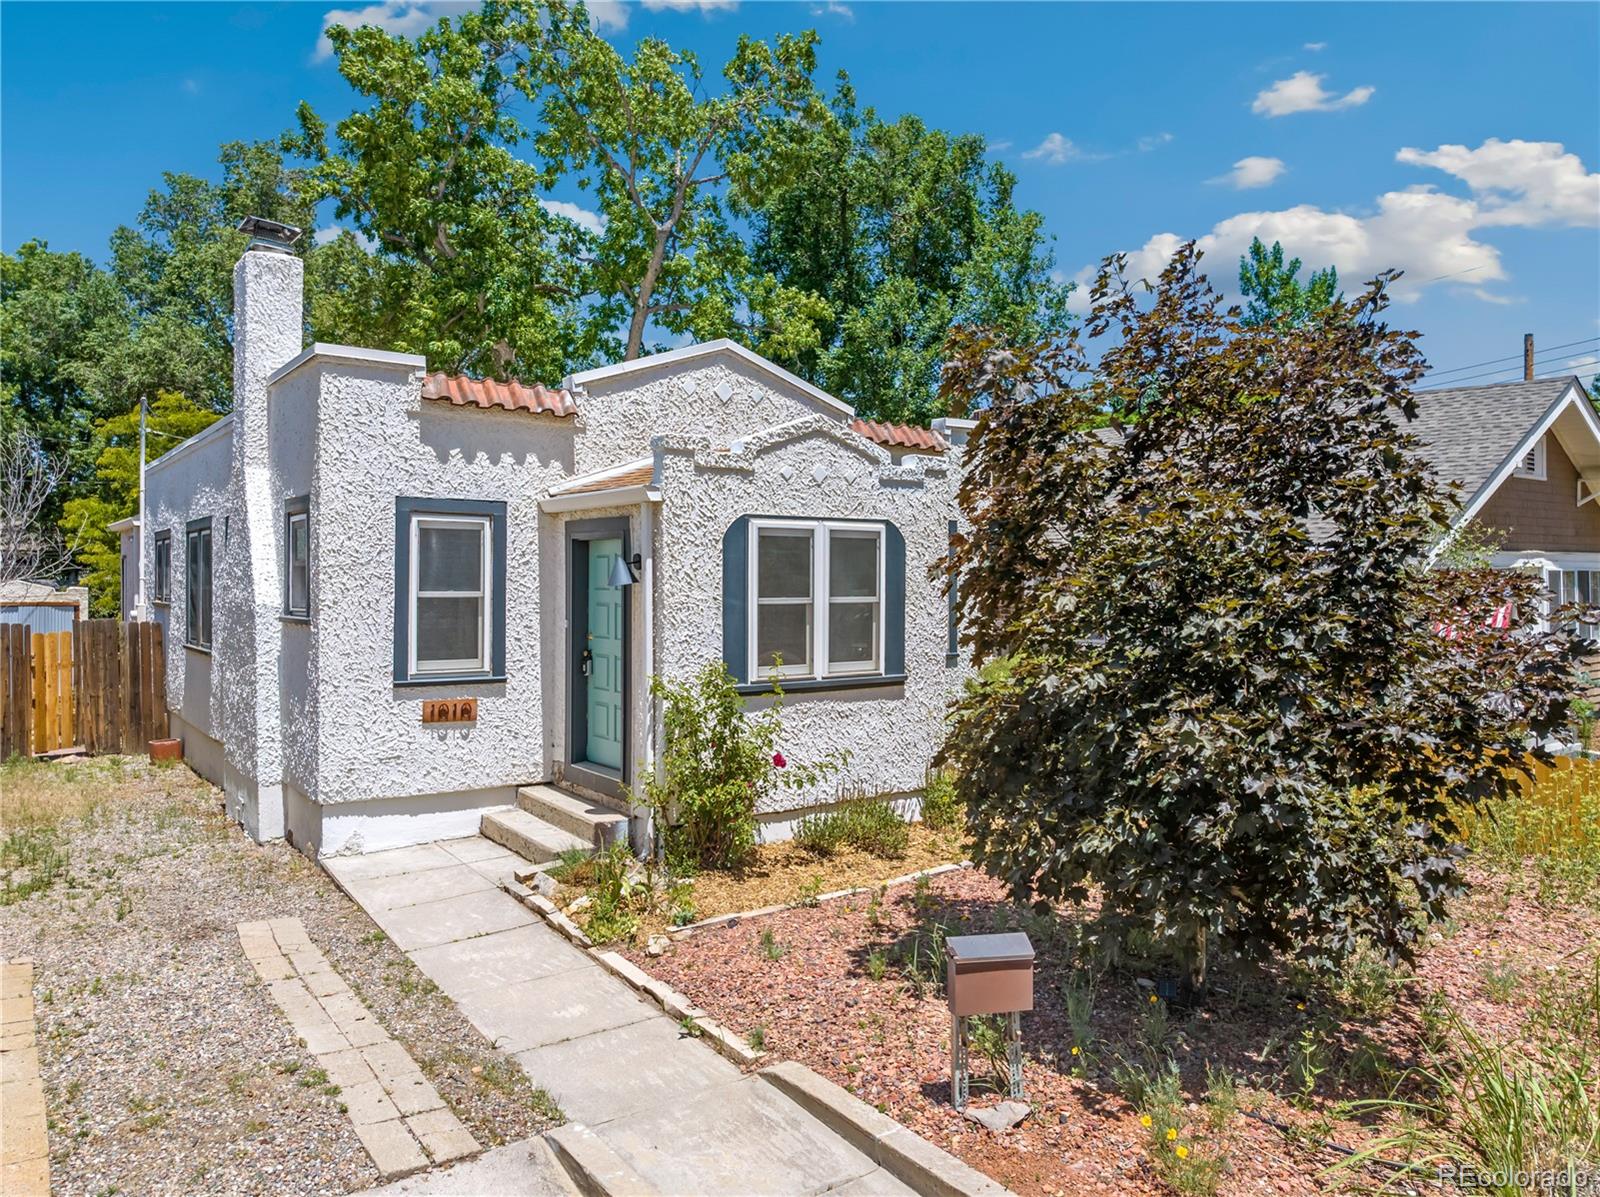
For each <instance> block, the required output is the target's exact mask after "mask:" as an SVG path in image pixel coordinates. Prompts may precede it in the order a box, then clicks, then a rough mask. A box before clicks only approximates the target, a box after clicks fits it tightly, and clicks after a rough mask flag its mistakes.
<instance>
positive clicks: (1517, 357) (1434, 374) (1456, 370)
mask: <svg viewBox="0 0 1600 1197" xmlns="http://www.w3.org/2000/svg"><path fill="white" fill-rule="evenodd" d="M1591 341H1600V337H1585V338H1584V339H1583V340H1581V341H1568V342H1567V343H1566V344H1565V345H1550V346H1547V347H1546V348H1544V349H1541V350H1540V351H1539V352H1540V353H1554V352H1556V350H1558V349H1571V348H1572V347H1573V346H1574V345H1587V344H1589V343H1590V342H1591ZM1521 360H1522V354H1520V353H1513V354H1511V355H1510V356H1508V357H1492V358H1490V359H1489V360H1488V361H1486V362H1478V363H1476V364H1474V365H1471V366H1455V367H1452V368H1451V369H1449V370H1429V371H1428V377H1430V378H1438V377H1441V376H1444V375H1447V374H1461V373H1464V372H1466V371H1467V370H1476V369H1478V368H1479V367H1480V366H1493V365H1495V364H1496V363H1497V362H1520V361H1521ZM1491 373H1493V371H1491Z"/></svg>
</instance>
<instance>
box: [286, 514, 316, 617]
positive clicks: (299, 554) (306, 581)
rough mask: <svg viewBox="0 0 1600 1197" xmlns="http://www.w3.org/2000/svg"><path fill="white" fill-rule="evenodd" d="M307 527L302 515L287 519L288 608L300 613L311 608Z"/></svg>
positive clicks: (306, 521)
mask: <svg viewBox="0 0 1600 1197" xmlns="http://www.w3.org/2000/svg"><path fill="white" fill-rule="evenodd" d="M309 528H310V521H309V520H307V519H306V517H305V516H303V515H298V516H294V517H293V518H291V519H290V520H289V609H290V610H291V611H295V612H298V613H300V614H305V613H306V612H307V611H309V610H310V609H311V578H310V573H309V569H308V558H309V555H310V551H311V546H310V542H309V539H308V536H307V531H308V529H309Z"/></svg>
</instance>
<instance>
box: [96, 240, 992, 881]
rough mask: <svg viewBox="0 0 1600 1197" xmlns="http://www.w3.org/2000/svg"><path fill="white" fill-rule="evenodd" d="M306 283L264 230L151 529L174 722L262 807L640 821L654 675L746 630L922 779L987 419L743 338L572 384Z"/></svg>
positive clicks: (821, 748) (368, 815) (808, 744)
mask: <svg viewBox="0 0 1600 1197" xmlns="http://www.w3.org/2000/svg"><path fill="white" fill-rule="evenodd" d="M303 289H304V279H303V273H302V264H301V261H300V259H298V258H297V257H295V256H294V255H293V254H292V253H289V252H286V251H285V250H284V248H283V247H282V246H281V245H278V244H274V243H273V242H271V241H270V240H264V239H261V238H258V239H257V241H256V243H254V244H253V245H252V246H251V248H250V249H249V250H248V251H247V252H246V253H245V254H244V255H243V257H242V258H241V260H240V261H239V263H238V265H237V267H236V269H235V272H234V293H235V325H234V404H233V411H232V414H231V415H229V416H227V417H225V418H224V419H222V420H220V421H218V422H217V423H216V424H213V425H212V426H211V427H209V428H207V429H206V430H205V431H204V432H202V433H200V434H199V435H197V436H195V437H193V438H191V439H190V440H188V441H185V442H183V443H182V444H180V445H178V446H177V447H176V448H174V449H172V450H171V451H170V452H168V453H167V454H166V455H165V456H163V457H161V458H160V459H159V460H157V461H155V462H153V463H152V464H151V465H150V466H149V468H148V470H147V483H146V494H145V498H144V503H143V516H142V521H141V522H140V524H139V525H138V526H137V527H132V528H130V529H129V531H128V532H127V535H131V536H137V535H143V536H144V537H146V538H147V539H146V541H145V545H144V552H143V554H142V559H143V561H144V567H143V570H144V572H143V575H142V579H141V580H142V582H143V597H144V599H145V600H146V602H145V606H146V609H147V611H148V615H149V617H150V618H153V619H156V620H159V621H160V622H161V623H162V624H163V625H165V631H166V635H165V644H166V652H167V679H168V702H169V706H170V708H171V714H172V721H171V726H172V729H173V735H175V736H177V737H180V738H181V739H182V741H183V750H184V756H185V758H186V759H187V760H188V762H189V763H190V764H191V765H192V766H193V767H194V768H195V769H196V770H197V771H198V772H200V773H201V774H203V775H204V776H206V777H207V778H209V779H211V780H212V781H214V782H215V783H217V784H218V785H220V786H221V787H222V789H223V790H224V792H225V794H226V801H227V804H228V810H229V812H230V814H231V815H232V816H233V817H234V818H236V819H237V820H238V821H239V822H240V823H241V824H242V825H243V826H244V827H245V828H246V830H247V831H248V832H249V833H250V834H251V835H252V836H253V837H255V838H256V839H258V840H269V839H274V838H277V837H284V836H286V837H288V838H289V839H290V840H291V841H292V842H293V843H294V844H295V845H296V846H298V847H300V848H301V849H302V850H304V851H307V852H310V853H312V854H330V853H345V852H356V851H368V850H375V849H380V848H387V847H393V846H397V845H402V844H408V843H417V842H423V841H427V840H432V839H436V838H439V837H443V836H453V835H463V834H470V833H472V832H474V831H476V830H478V828H479V826H480V821H483V820H485V817H486V816H488V817H490V818H493V819H497V820H499V821H500V823H502V824H505V823H506V822H507V821H508V820H511V821H515V820H518V819H520V820H521V821H522V822H523V823H524V824H528V825H529V827H531V828H532V830H531V831H530V832H529V833H530V834H533V835H535V838H537V831H538V828H539V826H542V825H543V824H541V823H540V820H541V819H545V820H546V821H548V822H549V823H550V824H552V825H554V826H556V827H558V828H565V829H566V831H569V832H582V831H584V830H586V829H588V828H590V827H592V826H597V825H598V824H597V822H596V820H597V818H598V819H601V820H602V821H603V822H604V824H605V829H606V832H607V834H612V835H620V834H621V833H622V832H623V831H624V830H628V831H630V832H631V835H632V838H633V842H634V844H635V846H636V847H642V846H643V845H644V843H645V842H646V840H647V830H646V828H645V827H644V826H643V822H644V820H643V815H642V812H639V811H637V810H633V811H630V810H628V809H626V804H625V802H624V801H623V800H622V795H623V793H624V787H626V786H628V785H632V784H636V783H637V782H638V781H639V779H640V778H641V777H643V776H644V775H645V774H646V773H647V771H649V770H651V769H653V768H654V762H655V759H656V757H657V755H658V749H659V737H660V726H661V720H660V711H659V710H658V709H656V707H655V704H654V703H653V701H652V699H651V697H650V693H649V679H650V677H651V676H652V675H658V674H659V675H662V676H665V677H670V678H684V677H687V676H689V675H690V674H692V673H693V672H694V671H696V670H697V669H698V668H699V667H701V666H702V665H703V664H704V663H705V662H706V661H708V660H710V659H714V658H718V657H720V658H721V659H723V660H724V661H726V662H727V663H728V665H729V667H730V669H731V670H732V671H733V673H734V675H735V677H736V678H737V680H738V681H739V682H740V683H741V684H742V688H743V689H744V690H745V692H746V693H748V695H749V696H750V697H749V701H750V702H751V703H755V704H759V703H762V702H765V701H769V699H767V698H763V697H762V696H763V694H764V693H770V690H769V686H768V683H767V682H766V681H765V680H764V679H765V678H766V677H767V676H768V675H769V674H770V673H771V670H772V668H773V662H774V660H775V659H776V658H777V657H778V656H781V659H782V666H781V669H782V673H783V675H784V679H783V685H784V689H785V691H786V698H785V713H784V726H785V740H786V748H787V750H788V751H789V753H790V755H795V756H798V757H801V758H807V757H815V756H819V755H821V754H822V753H824V752H826V751H830V750H833V749H839V748H843V749H847V750H849V752H850V753H851V763H850V766H849V768H848V769H847V770H846V771H845V772H844V774H842V775H841V776H840V777H839V778H838V779H837V784H838V785H839V786H849V787H851V788H852V789H853V790H857V791H859V790H860V789H863V788H864V789H866V790H869V791H873V792H887V793H896V794H914V793H916V792H917V791H919V790H920V788H921V786H922V783H923V779H924V775H925V769H926V767H927V765H928V763H929V761H930V759H931V757H932V756H933V753H934V751H935V749H936V747H937V744H938V742H939V740H940V737H941V733H942V727H943V720H944V712H945V707H946V703H947V700H948V698H949V696H950V695H951V693H952V691H953V689H954V688H955V687H956V686H957V685H958V684H959V681H960V675H961V672H962V664H961V661H960V659H959V656H958V654H957V653H956V651H955V641H954V634H953V629H952V622H951V621H952V605H951V604H950V603H949V602H948V601H947V599H946V596H945V594H944V593H943V589H942V586H941V585H940V582H939V577H940V576H941V574H942V569H941V567H942V563H943V562H944V560H945V559H946V556H947V551H948V544H949V534H950V529H951V527H952V526H953V525H952V521H953V520H954V519H955V513H956V502H955V491H956V485H957V480H958V476H959V472H960V462H961V454H962V446H963V444H964V442H965V438H966V435H967V433H968V432H969V431H970V428H971V425H970V424H967V423H965V422H962V421H953V420H952V421H946V422H943V423H942V424H940V425H939V426H937V427H936V428H935V429H914V428H905V427H899V426H886V425H877V424H869V423H867V422H864V421H860V420H857V419H856V418H855V415H854V412H853V411H852V410H851V409H850V408H849V407H848V406H846V405H845V404H843V403H841V402H839V401H838V400H837V399H835V398H833V397H832V396H829V395H827V394H824V393H823V392H822V391H820V390H818V389H817V388H816V387H814V386H812V385H810V384H808V383H806V382H804V381H803V380H801V379H799V378H797V377H795V376H794V375H792V374H789V373H788V372H786V371H784V370H782V369H780V368H779V367H777V366H775V365H773V364H772V363H770V362H768V361H766V360H764V359H762V358H761V357H759V356H757V355H756V354H754V353H751V352H750V351H748V350H746V349H744V348H742V347H740V346H738V345H736V344H733V343H732V342H728V341H716V342H712V343H709V344H701V345H694V346H690V347H688V348H684V349H679V350H675V351H672V352H669V353H662V354H658V355H656V356H654V357H649V358H645V359H642V360H637V361H631V362H624V363H621V364H618V365H614V366H608V367H603V368H600V369H595V370H589V371H586V372H583V373H579V374H575V375H572V376H570V377H569V378H567V379H566V380H564V381H563V382H562V384H561V386H560V387H559V388H558V389H549V388H546V387H528V386H520V385H515V384H502V383H497V382H484V381H477V380H473V379H468V378H463V377H452V376H446V375H442V374H428V373H427V372H426V369H425V364H424V361H423V359H422V358H421V357H417V356H413V355H410V354H403V353H391V352H387V351H384V350H379V349H362V348H354V347H351V346H345V345H326V344H314V345H311V346H310V347H303V346H302V331H301V330H302V328H303V322H302V296H303ZM139 557H140V555H139V554H138V553H135V554H133V559H134V560H138V559H139ZM462 700H475V701H474V702H473V703H467V702H464V701H462ZM441 716H442V717H443V718H444V719H446V720H452V721H445V722H438V721H434V720H436V719H438V718H439V717H441ZM530 787H533V789H532V790H530ZM552 787H555V788H552ZM519 792H521V794H522V796H523V798H524V799H529V798H530V795H531V796H532V797H531V800H524V801H521V807H522V809H518V803H519ZM836 793H837V791H836V790H835V789H833V788H830V789H828V790H827V791H824V792H814V793H806V794H800V795H794V796H791V797H789V798H788V799H787V802H788V804H789V806H790V807H791V808H790V809H772V810H767V811H763V812H762V817H763V820H764V821H765V822H766V824H767V825H768V834H770V835H775V836H776V835H782V834H784V832H785V830H786V828H787V826H788V824H789V823H790V822H791V821H792V819H793V817H794V813H795V810H796V809H799V807H800V806H811V805H816V804H823V803H826V802H828V801H830V800H832V799H833V798H834V797H835V796H836ZM539 794H543V795H544V796H545V798H544V799H540V798H538V797H537V795H539ZM578 808H584V810H586V812H587V813H586V814H585V813H584V812H583V811H580V810H579V809H578ZM613 811H614V812H616V813H612V812H613ZM579 815H582V817H581V818H579V817H577V816H579ZM530 821H531V822H530ZM529 827H525V828H524V830H529ZM497 838H504V837H503V836H501V837H497ZM545 842H546V846H549V844H550V843H556V844H557V846H559V842H560V841H559V837H555V839H554V840H552V839H551V837H546V840H545Z"/></svg>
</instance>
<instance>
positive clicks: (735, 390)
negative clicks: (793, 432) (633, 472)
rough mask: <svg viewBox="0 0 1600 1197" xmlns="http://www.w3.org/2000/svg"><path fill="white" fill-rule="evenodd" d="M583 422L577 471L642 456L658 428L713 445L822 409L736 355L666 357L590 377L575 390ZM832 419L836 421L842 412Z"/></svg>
mask: <svg viewBox="0 0 1600 1197" xmlns="http://www.w3.org/2000/svg"><path fill="white" fill-rule="evenodd" d="M578 410H579V411H580V412H581V413H582V415H583V420H584V424H585V426H586V427H585V429H584V431H583V432H581V433H580V434H579V436H578V441H577V462H576V465H577V468H578V471H579V472H580V473H587V472H588V471H590V470H599V469H604V468H605V467H607V466H612V465H620V464H621V463H623V462H625V461H631V460H634V459H637V458H641V457H648V456H649V455H650V451H651V450H650V442H651V440H652V439H653V438H654V437H657V436H662V435H675V434H676V435H685V436H701V437H708V438H709V439H710V440H712V441H714V442H715V443H717V444H719V445H727V444H729V443H730V442H731V441H734V440H737V439H738V438H739V437H741V436H744V435H746V434H747V433H752V432H759V431H760V430H761V429H763V428H772V427H774V426H775V425H778V424H787V423H789V422H790V421H792V420H797V419H800V418H802V417H804V416H809V415H814V414H816V413H818V412H820V411H823V410H824V408H823V406H822V405H821V404H819V403H817V402H816V400H814V399H812V398H809V397H807V396H806V395H804V394H803V393H802V392H800V391H799V390H797V389H795V388H793V387H789V386H786V385H784V384H783V383H782V382H781V381H779V380H776V379H773V378H772V377H770V376H768V375H765V374H763V373H762V372H761V371H759V370H756V369H754V368H753V367H751V366H750V365H749V363H747V362H743V361H740V360H738V359H736V358H721V359H715V358H713V359H702V360H697V361H690V362H673V363H668V364H666V365H664V366H662V367H661V368H660V369H658V370H646V371H641V372H640V373H638V374H632V375H626V376H624V377H622V378H619V379H614V380H613V379H606V380H601V381H599V382H594V383H590V384H589V385H588V386H587V387H586V388H585V389H584V391H583V392H582V394H580V395H579V396H578ZM833 419H834V420H835V421H836V422H838V423H844V422H845V419H844V417H843V416H842V415H840V414H837V413H835V414H834V415H833Z"/></svg>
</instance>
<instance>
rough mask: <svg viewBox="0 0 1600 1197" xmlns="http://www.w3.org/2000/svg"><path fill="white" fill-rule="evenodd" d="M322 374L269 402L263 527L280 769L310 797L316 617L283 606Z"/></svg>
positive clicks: (288, 384) (296, 379)
mask: <svg viewBox="0 0 1600 1197" xmlns="http://www.w3.org/2000/svg"><path fill="white" fill-rule="evenodd" d="M317 382H318V380H317V376H316V374H315V373H314V372H313V371H309V370H296V371H294V372H293V373H291V374H289V375H288V376H287V377H285V378H283V379H281V380H280V381H279V382H278V383H276V384H275V385H274V386H273V387H272V390H271V395H270V398H269V400H268V405H267V421H268V427H267V444H268V452H269V455H270V464H271V469H270V474H269V477H270V490H269V493H268V496H267V502H266V503H265V504H263V507H264V517H263V522H264V523H266V521H267V518H268V517H270V526H267V527H264V528H263V529H262V532H263V533H265V534H267V535H270V538H271V543H272V554H271V555H272V572H273V576H274V578H275V580H276V584H277V592H276V597H275V601H274V602H273V604H272V605H271V608H270V609H274V610H275V611H276V615H275V616H271V617H270V618H269V617H267V615H266V611H267V610H268V609H269V608H268V607H267V605H266V604H265V603H263V623H264V626H265V628H266V629H267V631H268V634H267V635H266V636H264V637H263V638H262V639H263V641H264V643H265V646H266V647H267V648H268V649H269V650H271V651H275V652H276V653H277V654H278V662H277V670H276V674H277V676H276V682H275V684H274V686H273V687H272V689H271V690H270V691H269V693H268V697H270V698H274V699H275V700H276V705H275V706H274V707H273V710H272V716H271V717H272V720H273V721H274V723H275V724H276V726H277V727H278V729H279V737H278V738H279V743H280V745H281V756H280V758H279V759H280V762H281V764H280V768H279V773H280V776H281V778H282V780H283V782H284V783H285V784H286V785H289V786H292V787H294V789H295V790H296V791H297V792H298V793H300V794H302V795H304V794H308V793H313V794H314V793H316V790H317V736H316V719H317V701H316V697H317V696H316V689H315V687H314V685H313V682H312V679H313V671H314V670H315V662H316V652H315V649H316V641H315V638H314V636H313V634H312V626H313V625H312V624H311V622H310V621H309V620H301V619H296V618H292V617H290V616H287V615H285V614H284V613H283V611H284V599H283V595H284V589H283V588H284V585H285V576H284V575H285V572H286V570H287V565H288V558H287V552H288V545H287V544H286V537H287V531H286V527H285V516H286V513H287V510H288V504H289V502H290V500H298V499H301V498H304V497H308V496H309V495H310V494H311V491H312V484H313V479H314V475H315V459H316V441H317V427H318V422H319V419H318V418H319V411H320V409H319V406H318V399H319V394H318V385H317ZM319 514H320V512H318V511H316V510H312V512H311V524H310V530H311V532H312V535H311V538H310V572H311V577H312V579H313V585H312V588H311V602H312V608H311V610H312V615H313V617H315V614H316V601H317V594H316V589H317V588H316V586H315V584H314V582H315V579H316V576H317V542H316V535H315V529H316V519H317V517H318V515H319Z"/></svg>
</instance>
